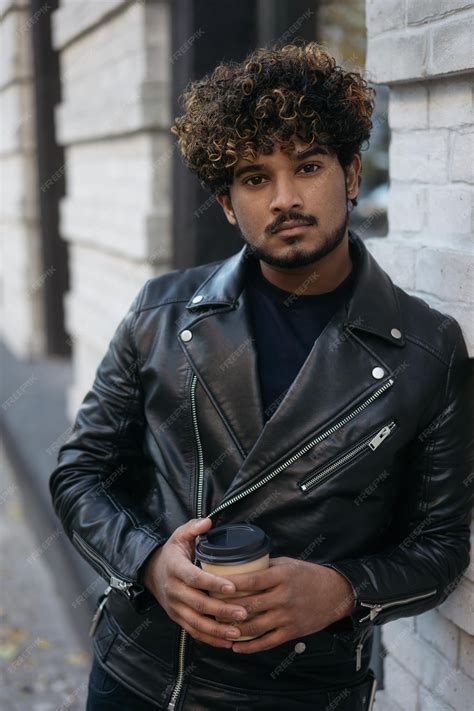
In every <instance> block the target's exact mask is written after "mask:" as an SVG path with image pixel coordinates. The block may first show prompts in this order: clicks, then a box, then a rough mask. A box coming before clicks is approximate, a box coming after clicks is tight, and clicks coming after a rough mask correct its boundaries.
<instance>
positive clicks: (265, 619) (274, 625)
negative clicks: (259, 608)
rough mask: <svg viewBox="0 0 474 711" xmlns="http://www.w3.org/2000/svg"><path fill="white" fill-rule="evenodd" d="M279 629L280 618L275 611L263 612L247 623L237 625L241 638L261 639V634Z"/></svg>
mask: <svg viewBox="0 0 474 711" xmlns="http://www.w3.org/2000/svg"><path fill="white" fill-rule="evenodd" d="M279 627H282V624H281V617H280V615H279V614H278V613H276V612H275V611H271V612H264V613H262V614H261V615H256V616H255V617H252V618H251V619H250V620H248V621H247V622H239V623H238V628H239V630H240V633H241V636H242V637H247V636H249V637H261V636H262V635H263V634H266V633H267V632H271V631H272V630H274V629H278V628H279ZM236 641H238V640H236Z"/></svg>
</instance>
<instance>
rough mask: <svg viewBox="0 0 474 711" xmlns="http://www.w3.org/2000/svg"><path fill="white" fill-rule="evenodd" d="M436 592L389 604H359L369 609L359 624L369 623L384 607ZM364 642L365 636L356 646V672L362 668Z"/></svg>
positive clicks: (418, 598)
mask: <svg viewBox="0 0 474 711" xmlns="http://www.w3.org/2000/svg"><path fill="white" fill-rule="evenodd" d="M436 592H437V590H431V591H430V592H428V593H422V594H421V595H412V596H411V597H409V598H402V599H401V600H391V601H390V602H385V603H376V604H375V603H370V602H361V603H360V604H361V605H362V606H363V607H370V608H371V609H370V612H369V614H368V615H366V616H365V617H361V619H360V620H359V622H364V621H365V620H368V619H369V618H370V621H371V622H372V620H374V619H375V618H376V617H377V615H378V614H379V612H381V611H382V610H384V609H385V608H386V607H390V606H391V605H402V604H404V603H407V602H413V600H421V599H422V598H425V597H430V595H434V594H435V593H436ZM364 642H365V635H364V637H363V638H362V640H361V641H360V642H359V643H358V644H357V646H356V648H355V649H356V671H359V670H360V668H361V666H362V648H363V646H364Z"/></svg>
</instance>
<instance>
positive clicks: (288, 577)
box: [226, 557, 354, 654]
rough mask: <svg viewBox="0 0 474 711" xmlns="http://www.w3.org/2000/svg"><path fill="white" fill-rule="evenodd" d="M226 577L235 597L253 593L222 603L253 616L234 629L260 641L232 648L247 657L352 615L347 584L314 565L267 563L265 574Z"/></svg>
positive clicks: (275, 560)
mask: <svg viewBox="0 0 474 711" xmlns="http://www.w3.org/2000/svg"><path fill="white" fill-rule="evenodd" d="M229 577H230V579H231V580H232V581H233V582H234V583H235V586H236V588H237V590H238V591H245V590H246V591H251V594H249V595H245V596H243V597H237V598H234V597H232V596H231V597H227V598H226V600H227V602H236V603H237V604H239V605H243V606H244V607H245V608H247V610H248V612H249V614H252V615H253V614H256V617H255V618H254V619H251V620H249V621H248V622H244V623H243V624H239V625H238V627H239V630H240V632H241V633H242V636H246V635H259V638H258V639H254V640H248V641H246V642H245V641H244V642H238V641H237V642H234V643H233V645H232V649H233V651H234V652H243V653H244V654H245V653H247V654H251V653H253V652H262V651H264V650H267V649H272V648H273V647H276V646H277V645H279V644H282V643H283V642H286V641H288V640H290V639H294V638H295V637H303V636H304V635H307V634H311V633H314V632H319V630H322V629H324V628H325V627H327V626H328V625H330V624H331V623H332V622H335V621H336V620H339V619H341V618H342V617H345V616H346V615H349V614H350V613H351V612H352V611H353V609H354V596H353V593H352V588H351V586H350V584H349V582H348V581H347V580H346V578H345V577H344V576H343V575H341V574H340V573H338V572H337V571H335V570H333V569H332V568H327V567H325V566H322V565H318V564H316V563H308V562H305V561H301V560H297V559H294V558H286V557H281V558H270V567H269V568H267V569H266V570H259V571H256V572H254V573H240V574H238V575H231V576H229ZM233 624H234V625H235V624H236V623H233Z"/></svg>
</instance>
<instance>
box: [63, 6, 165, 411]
mask: <svg viewBox="0 0 474 711" xmlns="http://www.w3.org/2000/svg"><path fill="white" fill-rule="evenodd" d="M169 34H170V32H169V6H168V3H167V2H153V3H143V2H132V3H131V2H124V1H123V0H101V2H95V1H93V0H90V1H86V2H80V3H78V2H76V1H75V0H62V2H61V3H60V6H59V8H58V10H57V11H56V12H55V13H54V14H53V43H54V46H55V48H56V49H57V50H58V51H59V53H60V75H61V84H62V102H61V104H60V105H59V106H58V107H57V112H56V131H57V137H58V141H59V142H60V143H61V145H62V146H63V147H64V151H65V175H66V185H67V192H66V196H65V198H64V199H63V201H62V204H61V208H60V231H61V235H62V237H63V238H64V239H65V240H66V241H67V242H68V245H69V264H70V275H71V288H70V291H69V293H68V294H67V296H66V303H65V306H66V325H67V330H68V332H69V333H70V336H71V339H72V342H73V368H74V386H73V388H72V390H71V392H70V393H69V414H70V417H71V418H73V417H74V415H75V412H76V410H77V407H78V405H79V403H80V401H81V400H82V397H83V396H84V394H85V392H86V390H87V389H88V388H89V387H90V385H91V382H92V379H93V377H94V373H95V369H96V367H97V365H98V362H99V360H100V358H101V357H102V355H103V354H104V352H105V349H106V347H107V344H108V342H109V340H110V338H111V336H112V334H113V331H114V330H115V328H116V326H117V324H118V322H119V320H120V319H121V317H122V316H123V315H124V313H125V311H126V310H127V308H128V306H129V305H130V303H131V301H132V299H133V298H134V296H135V295H136V293H137V292H138V290H139V289H140V287H141V286H142V285H143V283H144V282H145V281H146V280H147V279H148V278H150V277H151V276H153V275H154V274H158V273H161V272H166V271H168V270H169V269H170V268H171V266H170V265H171V224H170V222H171V215H170V210H171V196H170V184H171V158H172V152H173V148H172V141H171V138H172V137H171V134H170V132H169V125H170V119H171V117H170V115H169V106H170V101H169V92H170V71H171V63H170V48H169Z"/></svg>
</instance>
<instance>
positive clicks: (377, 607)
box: [359, 589, 437, 622]
mask: <svg viewBox="0 0 474 711" xmlns="http://www.w3.org/2000/svg"><path fill="white" fill-rule="evenodd" d="M436 592H437V589H435V590H430V592H427V593H422V594H421V595H412V596H411V597H408V598H402V599H401V600H391V601H390V602H382V603H372V602H361V603H360V604H361V605H362V606H363V607H370V612H369V614H368V615H365V617H361V618H360V620H359V622H365V620H368V619H369V618H370V620H375V618H376V617H377V615H378V614H379V613H380V612H382V610H384V609H385V608H386V607H391V606H392V605H403V604H406V603H408V602H413V601H414V600H422V599H423V598H425V597H430V596H431V595H434V594H435V593H436Z"/></svg>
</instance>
